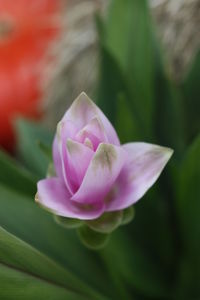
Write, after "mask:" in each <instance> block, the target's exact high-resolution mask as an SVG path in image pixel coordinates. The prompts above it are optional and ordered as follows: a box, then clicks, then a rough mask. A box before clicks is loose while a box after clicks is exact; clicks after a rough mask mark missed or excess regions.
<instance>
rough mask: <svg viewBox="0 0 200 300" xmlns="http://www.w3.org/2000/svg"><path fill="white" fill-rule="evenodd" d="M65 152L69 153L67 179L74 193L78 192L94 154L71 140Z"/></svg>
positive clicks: (68, 141) (66, 167)
mask: <svg viewBox="0 0 200 300" xmlns="http://www.w3.org/2000/svg"><path fill="white" fill-rule="evenodd" d="M65 151H67V164H66V165H65V171H66V178H67V181H68V183H70V187H71V189H72V190H73V192H76V191H77V190H78V188H79V187H80V185H81V183H82V181H83V177H84V176H85V172H86V170H87V168H88V166H89V164H90V161H91V159H92V157H93V155H94V152H93V151H92V150H91V149H90V148H89V147H87V146H85V145H84V144H80V143H78V142H75V141H73V140H71V139H68V140H67V143H66V149H65Z"/></svg>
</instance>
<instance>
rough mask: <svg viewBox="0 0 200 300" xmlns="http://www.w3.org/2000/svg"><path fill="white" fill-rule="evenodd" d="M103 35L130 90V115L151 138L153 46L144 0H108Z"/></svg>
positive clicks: (149, 21)
mask: <svg viewBox="0 0 200 300" xmlns="http://www.w3.org/2000/svg"><path fill="white" fill-rule="evenodd" d="M103 38H104V41H103V43H104V45H105V47H106V48H107V49H108V51H109V52H110V54H111V55H112V56H113V57H114V58H115V59H116V60H117V63H118V64H119V68H120V69H121V70H122V74H123V76H124V77H125V79H126V84H127V85H128V87H129V90H130V92H131V95H130V96H131V97H129V98H127V100H128V101H129V103H130V107H131V110H132V114H133V116H135V118H136V119H137V122H138V126H140V128H141V129H140V130H141V131H142V132H143V135H145V136H148V137H151V136H152V121H153V111H154V101H153V98H154V94H153V91H154V65H153V62H154V61H153V53H154V49H153V43H152V24H151V20H150V14H149V9H148V5H147V1H145V0H134V1H133V0H114V1H112V2H111V6H110V11H109V14H108V18H107V23H106V24H105V33H104V36H103ZM113 73H114V70H113ZM113 75H114V74H113ZM110 78H112V77H110ZM110 101H112V98H111V99H110Z"/></svg>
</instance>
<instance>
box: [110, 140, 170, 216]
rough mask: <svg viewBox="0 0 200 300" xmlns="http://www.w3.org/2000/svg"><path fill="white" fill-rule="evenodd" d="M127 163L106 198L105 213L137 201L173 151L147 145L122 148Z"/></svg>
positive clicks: (155, 178)
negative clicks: (125, 153)
mask: <svg viewBox="0 0 200 300" xmlns="http://www.w3.org/2000/svg"><path fill="white" fill-rule="evenodd" d="M122 147H123V149H124V150H125V151H126V152H127V163H126V165H125V167H124V168H123V170H122V172H121V174H120V176H119V177H118V179H117V182H116V186H115V189H114V190H113V192H112V193H110V195H109V197H108V198H107V208H106V210H107V211H114V210H120V209H124V208H126V207H128V206H130V205H132V204H133V203H135V202H136V201H138V200H139V199H140V198H141V197H142V196H143V195H144V194H145V193H146V191H147V190H148V189H149V188H150V187H151V186H152V185H153V184H154V183H155V181H156V180H157V179H158V177H159V175H160V173H161V172H162V170H163V168H164V167H165V165H166V163H167V162H168V160H169V159H170V157H171V155H172V153H173V150H171V149H169V148H164V147H160V146H157V145H152V144H147V143H130V144H126V145H123V146H122Z"/></svg>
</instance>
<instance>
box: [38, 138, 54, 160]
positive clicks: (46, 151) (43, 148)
mask: <svg viewBox="0 0 200 300" xmlns="http://www.w3.org/2000/svg"><path fill="white" fill-rule="evenodd" d="M38 146H39V148H40V150H41V151H42V152H43V154H44V155H45V156H46V157H47V159H48V160H52V150H51V146H50V145H47V144H45V143H43V142H42V141H38Z"/></svg>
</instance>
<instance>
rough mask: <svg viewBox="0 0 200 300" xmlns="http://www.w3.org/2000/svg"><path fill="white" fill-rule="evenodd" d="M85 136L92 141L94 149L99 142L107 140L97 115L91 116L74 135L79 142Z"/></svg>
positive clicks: (82, 140)
mask: <svg viewBox="0 0 200 300" xmlns="http://www.w3.org/2000/svg"><path fill="white" fill-rule="evenodd" d="M86 138H89V140H90V141H91V142H92V145H93V149H94V150H95V151H96V149H97V147H98V145H99V144H100V143H106V142H108V139H107V137H106V133H105V130H104V127H103V125H102V123H101V121H100V120H99V118H98V117H95V118H93V119H92V120H91V121H90V122H89V123H88V124H87V125H86V126H85V127H83V129H81V130H80V131H79V132H78V133H77V135H76V139H77V140H78V141H79V142H81V143H84V141H85V139H86Z"/></svg>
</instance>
